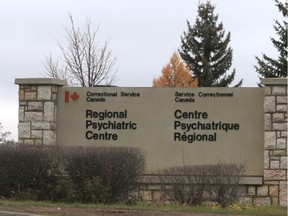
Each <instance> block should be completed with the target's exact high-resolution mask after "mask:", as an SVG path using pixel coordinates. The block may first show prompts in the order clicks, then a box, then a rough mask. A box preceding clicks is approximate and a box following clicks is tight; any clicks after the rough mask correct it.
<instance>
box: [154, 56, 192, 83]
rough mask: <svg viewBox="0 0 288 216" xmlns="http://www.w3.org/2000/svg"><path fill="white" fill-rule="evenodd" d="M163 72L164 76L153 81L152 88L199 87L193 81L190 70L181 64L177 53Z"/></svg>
mask: <svg viewBox="0 0 288 216" xmlns="http://www.w3.org/2000/svg"><path fill="white" fill-rule="evenodd" d="M161 72H162V74H161V75H160V76H159V77H158V78H154V79H153V83H152V84H153V85H152V87H191V88H197V87H198V82H197V80H196V79H193V77H192V76H191V74H190V71H189V69H188V68H187V67H185V65H184V64H183V63H182V62H181V58H180V56H179V54H178V53H177V52H176V51H175V52H174V53H173V55H172V57H171V58H170V62H169V63H168V64H167V65H166V66H164V67H163V68H162V71H161Z"/></svg>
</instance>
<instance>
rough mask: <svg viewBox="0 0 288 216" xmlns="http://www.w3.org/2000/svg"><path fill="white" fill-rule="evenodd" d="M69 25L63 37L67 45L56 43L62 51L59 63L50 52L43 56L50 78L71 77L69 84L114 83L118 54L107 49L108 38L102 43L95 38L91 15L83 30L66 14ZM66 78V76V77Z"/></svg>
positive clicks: (95, 32) (92, 84)
mask: <svg viewBox="0 0 288 216" xmlns="http://www.w3.org/2000/svg"><path fill="white" fill-rule="evenodd" d="M69 19H70V27H69V28H67V27H65V28H64V29H65V32H66V35H65V38H66V41H67V45H66V46H64V45H63V44H60V43H58V46H59V48H60V50H61V52H62V58H61V63H62V64H63V65H64V66H62V68H64V69H61V67H59V66H58V61H57V62H54V61H53V60H52V55H51V54H50V56H48V57H46V62H45V64H44V67H45V70H46V75H48V76H50V77H53V78H64V77H65V79H70V81H69V82H68V83H69V85H77V86H83V87H84V86H88V87H90V86H96V85H99V84H106V85H107V84H109V85H111V84H113V83H114V82H115V76H116V70H114V66H115V64H116V61H117V58H115V57H113V55H112V51H111V50H109V48H108V47H109V40H108V39H107V40H106V41H105V43H104V45H103V46H102V47H100V46H99V43H98V42H97V41H96V35H97V32H98V30H99V25H98V27H97V28H96V30H93V29H92V27H91V21H90V18H88V19H87V20H86V25H85V29H84V30H83V31H81V30H80V28H78V27H76V26H75V24H74V20H73V17H72V15H71V14H69ZM67 81H68V80H67Z"/></svg>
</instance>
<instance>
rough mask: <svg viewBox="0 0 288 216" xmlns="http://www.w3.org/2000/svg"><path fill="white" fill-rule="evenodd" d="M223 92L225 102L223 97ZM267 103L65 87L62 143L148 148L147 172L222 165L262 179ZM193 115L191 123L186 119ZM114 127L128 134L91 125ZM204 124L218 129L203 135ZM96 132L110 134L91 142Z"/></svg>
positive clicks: (247, 95) (246, 91)
mask: <svg viewBox="0 0 288 216" xmlns="http://www.w3.org/2000/svg"><path fill="white" fill-rule="evenodd" d="M65 92H66V93H65ZM74 92H75V93H76V94H74ZM89 92H90V93H89ZM186 93H188V94H186ZM211 93H212V94H211ZM219 93H220V94H222V96H223V94H224V95H226V97H219ZM65 94H66V98H65ZM73 94H74V96H75V97H73V96H72V95H73ZM77 95H78V96H79V98H78V96H77ZM91 95H93V96H91ZM204 95H205V96H206V97H204ZM77 98H78V99H77ZM65 99H66V102H65ZM73 99H74V100H73ZM68 100H69V101H68ZM89 100H90V101H91V100H98V101H97V102H96V101H94V102H88V101H89ZM179 100H182V101H185V102H179ZM176 101H177V102H176ZM263 102H264V89H261V88H241V89H239V88H199V89H170V88H169V89H167V88H165V89H164V88H117V87H112V88H111V87H106V88H105V87H96V88H61V89H59V93H58V103H57V104H58V113H57V114H58V122H57V144H58V145H87V146H102V145H104V146H131V147H137V148H141V149H143V150H144V151H145V153H146V158H147V171H148V172H152V171H155V170H156V169H159V168H164V167H169V166H177V165H183V164H184V165H192V164H209V163H216V162H218V161H219V160H221V161H223V162H229V161H230V162H231V161H233V162H235V161H236V162H245V163H246V164H247V165H248V173H247V174H250V175H263V161H264V159H263V157H264V156H263V151H264V147H263V146H264V144H263V142H264V140H263V134H264V120H263V115H264V111H263ZM87 110H91V111H87ZM105 110H106V114H107V112H117V113H115V114H114V115H119V116H118V118H117V117H116V116H115V118H105V119H101V117H100V118H99V115H100V116H101V115H102V114H103V113H102V114H101V112H104V113H105ZM91 112H92V113H91ZM110 114H111V113H109V114H108V115H110ZM188 114H189V115H190V117H189V118H187V117H186V116H185V115H188ZM108 117H110V116H108ZM121 117H123V118H121ZM109 121H110V122H112V123H113V124H114V121H115V122H117V123H118V124H121V125H120V126H119V125H118V126H119V127H120V128H121V129H120V128H119V129H101V130H98V129H97V128H96V129H95V128H94V129H93V128H92V126H91V124H94V126H95V127H96V126H97V127H98V128H99V125H101V126H102V127H106V126H107V124H108V123H109ZM198 121H199V123H200V124H201V125H202V124H206V126H207V125H208V126H211V125H212V127H213V124H214V128H212V129H210V130H203V129H198V130H197V129H195V127H198ZM123 122H124V123H123ZM220 122H221V123H222V126H221V129H219V126H220ZM180 124H181V126H184V128H181V126H179V125H180ZM216 124H217V127H218V129H217V128H216V129H215V127H216V126H215V125H216ZM227 124H229V125H230V126H231V125H232V126H231V127H232V129H231V130H227V131H226V130H225V128H226V127H227ZM175 125H176V126H175ZM113 126H114V125H113ZM110 127H111V124H110ZM126 127H128V129H127V128H126ZM135 127H137V129H133V128H135ZM175 127H176V128H175ZM189 127H194V130H192V129H191V128H189ZM92 133H93V134H94V133H95V134H97V135H99V134H105V140H96V139H90V138H91V136H92V135H91V134H92ZM107 134H111V136H110V135H107ZM113 134H114V135H113ZM198 134H199V136H200V135H201V136H202V135H204V136H205V135H208V136H210V137H209V139H210V140H207V141H205V139H204V140H199V141H197V140H196V141H193V140H191V138H193V135H198ZM97 135H95V136H97ZM86 136H87V137H88V138H87V137H86ZM109 136H110V137H109ZM116 136H117V139H116ZM199 136H198V137H199ZM107 139H108V140H107ZM113 139H115V140H113ZM189 140H190V141H189ZM192 141H193V142H192Z"/></svg>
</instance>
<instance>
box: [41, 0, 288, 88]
mask: <svg viewBox="0 0 288 216" xmlns="http://www.w3.org/2000/svg"><path fill="white" fill-rule="evenodd" d="M275 3H276V6H277V7H278V9H279V12H281V13H282V15H283V17H284V18H287V8H288V5H287V2H285V3H282V2H280V1H279V0H275ZM215 9H216V7H215V5H213V4H212V3H211V2H210V1H207V2H205V3H199V5H198V14H197V17H196V21H195V23H194V24H191V23H190V22H189V21H188V20H187V30H186V31H184V32H183V35H182V36H181V37H180V38H181V44H180V48H179V49H178V50H177V51H175V52H174V53H173V54H172V56H171V58H170V61H169V63H168V64H167V65H165V66H164V67H163V68H162V71H161V75H159V77H157V78H154V79H153V82H152V86H153V87H192V88H196V87H229V86H231V84H232V82H233V81H234V80H235V77H236V70H235V68H232V60H233V49H232V48H231V46H230V45H229V43H230V40H231V33H230V32H228V33H227V34H226V32H225V30H224V25H223V23H222V22H220V21H218V18H219V17H218V14H216V13H215ZM69 19H70V26H69V27H66V28H65V32H66V35H65V38H66V42H67V43H66V44H65V45H63V44H60V43H59V44H58V45H59V48H60V50H61V52H62V58H60V59H59V60H54V59H53V56H52V54H50V55H48V56H46V59H45V62H44V66H45V71H46V75H47V76H49V77H53V78H58V79H65V80H67V81H68V85H70V86H83V87H92V86H97V85H112V84H113V83H115V75H116V72H117V69H115V65H116V62H117V58H116V57H114V56H113V54H112V51H111V50H110V49H109V40H108V39H107V40H106V41H105V42H104V44H103V45H100V43H99V41H97V38H96V36H97V32H98V30H99V26H98V27H97V29H96V30H94V29H93V28H92V26H91V21H90V19H87V22H86V26H85V27H84V29H80V28H79V27H77V26H76V25H75V23H74V20H73V17H72V15H70V14H69ZM273 27H274V30H275V31H276V33H277V36H278V38H271V41H272V44H273V45H274V47H275V48H276V49H277V51H278V54H279V56H278V58H277V59H273V58H271V57H269V56H268V55H266V54H263V55H262V56H261V57H255V58H256V61H257V64H256V65H255V70H256V72H257V73H258V74H259V78H269V77H286V76H287V22H286V21H285V20H284V21H283V22H282V23H281V22H280V21H278V20H276V21H275V25H274V26H273ZM242 82H243V79H241V80H239V81H237V82H236V84H234V86H233V87H240V86H241V85H242ZM259 85H260V84H259Z"/></svg>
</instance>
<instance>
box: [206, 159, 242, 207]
mask: <svg viewBox="0 0 288 216" xmlns="http://www.w3.org/2000/svg"><path fill="white" fill-rule="evenodd" d="M245 172H246V165H244V164H240V163H231V164H224V163H218V164H216V165H213V169H211V187H210V194H211V199H212V200H213V199H214V200H215V201H217V202H218V203H219V204H220V205H221V207H223V208H225V207H228V206H230V205H231V204H232V203H234V202H235V201H237V199H238V197H239V188H240V182H241V180H242V179H243V176H244V174H245Z"/></svg>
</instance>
